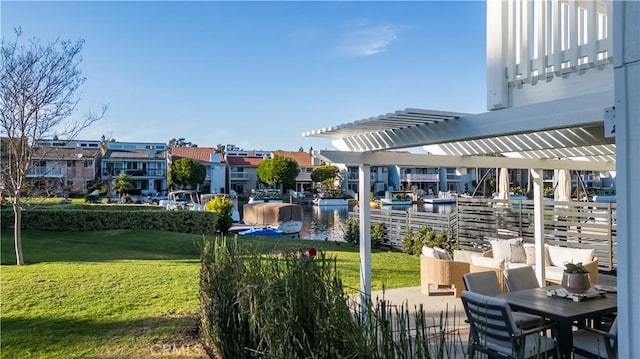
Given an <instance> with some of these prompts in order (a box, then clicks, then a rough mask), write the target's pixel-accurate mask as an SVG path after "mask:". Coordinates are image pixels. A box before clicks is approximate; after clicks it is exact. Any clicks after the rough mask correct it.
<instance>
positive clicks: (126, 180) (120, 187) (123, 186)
mask: <svg viewBox="0 0 640 359" xmlns="http://www.w3.org/2000/svg"><path fill="white" fill-rule="evenodd" d="M132 186H133V185H132V183H131V176H129V175H128V174H126V173H120V174H119V175H118V177H116V185H115V187H114V190H115V191H116V192H118V193H119V194H120V200H121V201H122V198H123V197H124V195H125V194H126V193H127V190H129V189H131V187H132Z"/></svg>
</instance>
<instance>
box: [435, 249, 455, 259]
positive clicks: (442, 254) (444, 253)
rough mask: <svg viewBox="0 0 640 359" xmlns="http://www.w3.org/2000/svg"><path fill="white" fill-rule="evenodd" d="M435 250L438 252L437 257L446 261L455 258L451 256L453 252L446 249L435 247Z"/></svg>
mask: <svg viewBox="0 0 640 359" xmlns="http://www.w3.org/2000/svg"><path fill="white" fill-rule="evenodd" d="M433 250H434V251H435V252H436V258H439V259H442V260H445V261H451V260H453V258H451V254H450V253H449V251H447V250H446V249H443V248H437V247H434V248H433Z"/></svg>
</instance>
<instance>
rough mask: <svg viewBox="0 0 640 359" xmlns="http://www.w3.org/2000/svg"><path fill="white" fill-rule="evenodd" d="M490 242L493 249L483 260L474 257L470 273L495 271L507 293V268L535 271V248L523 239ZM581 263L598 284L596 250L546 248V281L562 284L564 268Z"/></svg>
mask: <svg viewBox="0 0 640 359" xmlns="http://www.w3.org/2000/svg"><path fill="white" fill-rule="evenodd" d="M489 242H490V243H491V248H492V249H491V250H488V251H485V252H483V253H482V255H481V256H474V257H472V258H471V264H470V266H469V272H472V273H473V272H483V271H490V270H493V271H495V272H496V274H497V276H498V279H499V281H500V285H501V286H502V288H503V291H506V290H507V285H506V281H505V278H504V269H505V268H517V267H522V266H532V267H534V268H535V262H536V260H535V247H534V245H533V244H523V243H522V239H521V238H511V239H490V240H489ZM496 254H497V255H496ZM578 262H581V263H582V264H583V265H584V267H585V269H587V271H588V272H589V277H590V279H591V283H592V284H597V283H598V258H597V257H595V256H594V254H593V249H584V248H571V247H561V246H555V245H545V264H546V265H545V280H546V281H547V282H548V283H554V284H560V283H561V282H562V273H563V272H564V268H565V266H564V265H565V264H566V263H578Z"/></svg>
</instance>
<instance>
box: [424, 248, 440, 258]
mask: <svg viewBox="0 0 640 359" xmlns="http://www.w3.org/2000/svg"><path fill="white" fill-rule="evenodd" d="M422 255H423V256H425V257H429V258H438V257H437V256H436V252H435V251H434V250H433V248H431V247H427V246H422Z"/></svg>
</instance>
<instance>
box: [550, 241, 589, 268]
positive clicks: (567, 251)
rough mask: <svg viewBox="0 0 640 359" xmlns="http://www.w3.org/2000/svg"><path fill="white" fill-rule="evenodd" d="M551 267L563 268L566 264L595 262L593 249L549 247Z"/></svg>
mask: <svg viewBox="0 0 640 359" xmlns="http://www.w3.org/2000/svg"><path fill="white" fill-rule="evenodd" d="M547 249H548V251H549V261H550V263H548V264H550V265H553V266H556V267H562V268H563V269H564V264H565V263H588V262H591V261H592V260H593V249H581V248H566V247H558V246H548V248H547Z"/></svg>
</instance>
